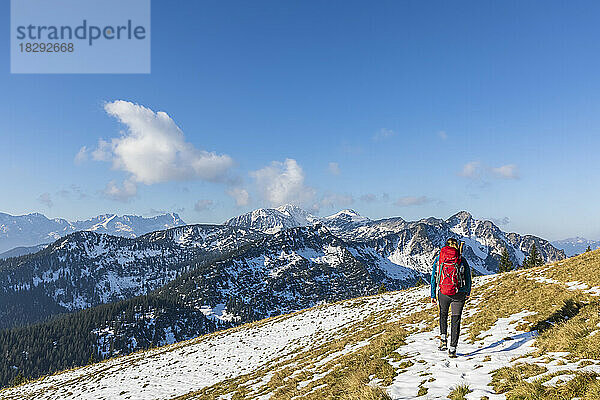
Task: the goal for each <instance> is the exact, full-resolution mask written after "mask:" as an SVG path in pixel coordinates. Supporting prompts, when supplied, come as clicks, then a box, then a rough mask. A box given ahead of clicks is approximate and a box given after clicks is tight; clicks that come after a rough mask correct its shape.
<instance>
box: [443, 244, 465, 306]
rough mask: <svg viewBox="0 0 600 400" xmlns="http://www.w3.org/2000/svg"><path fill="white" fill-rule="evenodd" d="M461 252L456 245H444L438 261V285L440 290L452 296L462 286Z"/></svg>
mask: <svg viewBox="0 0 600 400" xmlns="http://www.w3.org/2000/svg"><path fill="white" fill-rule="evenodd" d="M460 264H461V256H460V252H459V251H458V250H457V249H455V248H454V247H450V246H444V247H442V250H441V251H440V259H439V261H438V286H439V288H440V292H442V294H445V295H446V296H452V295H454V294H456V293H457V292H458V288H459V287H460V286H461V279H460V275H461V274H460V268H461V265H460Z"/></svg>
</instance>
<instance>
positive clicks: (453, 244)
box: [446, 237, 458, 249]
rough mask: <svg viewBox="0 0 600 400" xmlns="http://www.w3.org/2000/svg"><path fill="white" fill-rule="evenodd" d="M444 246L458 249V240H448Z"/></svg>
mask: <svg viewBox="0 0 600 400" xmlns="http://www.w3.org/2000/svg"><path fill="white" fill-rule="evenodd" d="M446 246H450V247H454V248H455V249H458V240H456V239H454V238H452V237H451V238H448V240H446Z"/></svg>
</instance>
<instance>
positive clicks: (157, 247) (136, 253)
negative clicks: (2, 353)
mask: <svg viewBox="0 0 600 400" xmlns="http://www.w3.org/2000/svg"><path fill="white" fill-rule="evenodd" d="M263 236H264V234H262V233H260V232H256V231H250V230H248V229H245V228H236V227H228V226H222V225H188V226H184V227H177V228H171V229H168V230H164V231H157V232H153V233H149V234H146V235H144V236H141V237H139V238H134V239H130V238H123V237H117V236H110V235H106V234H101V233H96V232H87V231H81V232H76V233H72V234H70V235H68V236H66V237H64V238H61V239H59V240H57V241H56V242H54V243H53V244H51V245H49V246H48V247H46V248H45V249H44V250H42V251H40V252H38V253H35V254H29V255H26V256H22V257H18V258H9V259H6V260H3V261H0V329H2V328H7V327H10V326H15V325H22V324H28V323H32V322H36V321H39V320H42V319H44V318H46V317H48V316H49V315H52V314H57V313H61V312H69V311H76V310H81V309H84V308H88V307H91V306H95V305H99V304H105V303H110V302H115V301H119V300H123V299H127V298H131V297H134V296H138V295H142V294H144V293H148V292H150V291H152V290H154V289H157V288H159V287H161V286H163V285H165V284H167V283H168V282H170V281H172V280H174V279H175V278H176V277H177V276H178V275H180V274H182V273H184V272H186V271H187V270H189V269H190V268H193V267H194V263H195V262H197V261H198V260H200V261H202V262H206V261H208V260H215V259H218V258H220V257H222V256H224V255H226V254H228V253H229V252H231V251H233V250H237V249H239V248H242V247H244V246H246V245H247V244H249V243H252V242H253V241H256V240H258V239H260V238H262V237H263Z"/></svg>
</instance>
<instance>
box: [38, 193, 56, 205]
mask: <svg viewBox="0 0 600 400" xmlns="http://www.w3.org/2000/svg"><path fill="white" fill-rule="evenodd" d="M37 200H38V201H39V202H40V203H42V204H43V205H45V206H46V207H48V208H51V207H52V206H53V205H54V202H53V201H52V198H51V197H50V193H42V194H40V195H39V197H38V198H37Z"/></svg>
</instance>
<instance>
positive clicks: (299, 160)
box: [0, 1, 600, 239]
mask: <svg viewBox="0 0 600 400" xmlns="http://www.w3.org/2000/svg"><path fill="white" fill-rule="evenodd" d="M183 3H184V2H177V4H176V5H174V4H173V2H166V1H153V2H152V72H151V74H148V75H126V74H121V75H120V74H107V75H43V74H41V75H11V74H10V73H9V71H10V60H9V37H8V35H5V37H4V39H3V40H2V41H0V54H2V61H3V62H2V65H3V69H2V72H1V73H0V88H2V94H3V96H1V97H0V132H2V146H1V147H0V168H1V169H2V171H4V172H3V175H2V178H3V188H4V190H3V192H2V193H3V196H2V200H1V201H0V211H3V212H8V213H11V214H23V213H29V212H34V211H38V212H42V213H44V214H46V215H48V216H52V217H64V218H68V219H82V218H88V217H90V216H92V215H97V214H100V213H105V212H116V213H119V214H122V213H134V214H140V215H152V214H154V213H157V212H160V211H176V212H179V213H180V215H181V216H182V218H183V219H184V220H186V221H187V222H190V223H191V222H221V221H223V220H225V219H227V218H229V217H230V216H233V215H236V214H239V213H242V212H245V211H248V210H250V209H254V208H257V207H262V206H274V205H278V203H280V202H293V203H300V204H301V205H303V206H305V207H307V208H312V209H314V210H315V212H318V213H320V214H321V215H326V214H330V213H333V212H335V211H337V210H339V209H342V208H353V209H355V210H357V211H359V212H360V213H361V214H363V215H366V216H369V217H371V218H381V217H388V216H402V217H404V218H406V219H418V218H422V217H428V216H437V217H443V218H447V217H449V216H450V215H452V214H453V213H455V212H457V211H459V210H468V211H470V212H471V213H472V214H473V215H475V216H476V217H484V218H494V219H495V220H497V221H500V222H502V224H503V225H501V228H502V229H503V230H509V231H516V232H520V233H532V234H537V235H541V236H543V237H546V238H549V239H558V238H564V237H569V236H574V235H582V236H586V237H588V238H591V239H599V238H600V228H599V227H600V211H599V209H598V207H597V204H598V197H599V196H600V185H598V177H599V176H600V173H599V172H600V167H599V162H598V156H597V154H598V148H599V147H600V137H599V135H598V133H599V130H600V129H599V128H600V113H599V108H600V90H599V89H600V79H599V72H598V71H600V45H599V44H598V43H600V40H599V39H600V35H599V33H598V32H599V30H598V27H597V16H598V15H599V12H600V4H598V3H597V2H591V1H590V2H585V1H582V2H577V3H571V4H567V3H565V2H522V1H514V2H510V1H508V2H491V1H485V2H481V1H473V2H452V3H449V2H419V1H410V2H409V1H401V2H400V1H389V2H385V1H384V2H365V1H363V2H348V1H344V2H337V1H335V2H334V1H331V2H310V1H302V2H278V1H259V2H226V3H224V2H205V1H197V2H191V1H190V2H185V4H183ZM2 7H3V10H2V12H1V13H0V15H1V17H0V18H1V19H0V23H1V24H2V25H3V26H4V27H5V29H4V32H5V33H6V32H8V26H9V24H10V21H9V12H8V11H9V4H8V2H3V3H2ZM158 112H165V113H166V114H167V115H168V117H166V116H164V118H166V119H162V120H161V118H162V117H160V116H159V115H162V114H157V113H158ZM140 113H141V114H140ZM139 115H144V116H145V117H144V118H141V119H140V118H136V117H135V116H138V117H139ZM124 121H125V122H124ZM127 121H128V122H127ZM160 121H162V122H165V121H166V123H165V124H162V125H161V122H160ZM174 127H175V128H174ZM135 132H137V136H136V133H135ZM156 138H159V139H160V140H161V141H164V145H165V146H166V147H160V146H158V147H159V148H157V147H156V146H154V147H153V145H150V147H149V148H148V147H144V146H141V147H140V144H143V143H148V142H151V143H155V140H154V139H156ZM100 140H103V141H105V143H106V145H105V146H104V147H102V145H101V144H99V143H100V142H99V141H100ZM136 140H137V141H136ZM140 148H143V149H148V152H147V153H144V154H139V151H138V150H137V149H140ZM165 148H166V150H165ZM82 149H83V150H82ZM163 150H164V151H166V152H167V153H168V154H166V159H165V160H162V161H160V162H158V161H157V162H154V161H155V160H158V159H159V158H157V157H156V153H155V152H156V151H163ZM140 151H142V150H140ZM79 152H81V153H80V157H78V158H76V155H77V154H78V153H79ZM142 152H143V151H142ZM169 152H171V153H169ZM161 154H162V153H161ZM169 156H173V157H174V158H172V159H170V158H169ZM286 160H287V161H286ZM194 168H195V169H194Z"/></svg>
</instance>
